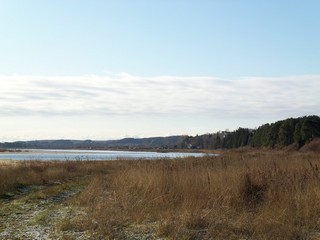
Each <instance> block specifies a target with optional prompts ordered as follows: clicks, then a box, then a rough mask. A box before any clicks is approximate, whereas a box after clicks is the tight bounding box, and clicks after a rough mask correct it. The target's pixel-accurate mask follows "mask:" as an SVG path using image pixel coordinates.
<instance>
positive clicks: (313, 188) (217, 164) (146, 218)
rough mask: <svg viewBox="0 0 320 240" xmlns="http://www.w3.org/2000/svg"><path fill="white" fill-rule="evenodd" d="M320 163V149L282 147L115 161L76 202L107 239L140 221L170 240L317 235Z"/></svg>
mask: <svg viewBox="0 0 320 240" xmlns="http://www.w3.org/2000/svg"><path fill="white" fill-rule="evenodd" d="M319 162H320V158H319V154H314V153H299V152H295V153H288V152H280V151H260V152H258V151H230V152H224V153H223V154H221V155H220V156H219V157H204V158H202V159H197V158H187V159H176V160H169V159H164V160H157V161H146V160H141V161H117V162H114V163H113V164H114V169H113V171H112V172H111V173H110V174H109V175H97V176H96V177H95V178H94V179H93V180H92V181H91V183H90V184H89V185H88V187H87V188H86V189H85V191H84V192H83V193H82V194H81V195H80V196H79V198H78V201H79V202H80V204H82V205H83V206H86V207H87V210H88V214H89V216H90V219H95V221H94V224H93V225H92V230H93V231H95V232H100V233H101V234H103V235H105V236H109V238H110V239H126V234H127V233H126V232H127V229H130V228H131V229H132V228H133V229H134V228H136V229H138V228H140V227H141V226H150V227H151V228H152V231H153V232H154V233H155V234H156V235H157V236H160V237H168V238H169V239H313V238H314V239H316V238H315V237H316V236H319V235H320V204H319V203H320V172H319V166H318V165H319Z"/></svg>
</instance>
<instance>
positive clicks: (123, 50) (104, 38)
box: [0, 0, 320, 141]
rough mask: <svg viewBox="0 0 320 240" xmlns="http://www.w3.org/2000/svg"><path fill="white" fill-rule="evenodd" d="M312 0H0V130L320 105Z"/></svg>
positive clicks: (132, 129)
mask: <svg viewBox="0 0 320 240" xmlns="http://www.w3.org/2000/svg"><path fill="white" fill-rule="evenodd" d="M319 11H320V2H319V1H311V0H309V1H308V0H307V1H297V0H290V1H289V0H283V1H275V0H270V1H256V0H255V1H253V0H252V1H249V0H243V1H240V0H239V1H236V0H233V1H232V0H224V1H222V0H221V1H214V0H211V1H204V0H199V1H194V0H188V1H187V0H185V1H181V0H171V1H169V0H162V1H155V0H148V1H147V0H145V1H141V0H140V1H139V0H130V1H129V0H118V1H95V0H92V1H82V0H68V1H62V0H55V1H49V0H41V1H40V0H37V1H36V0H29V1H22V0H20V1H18V0H1V1H0V87H1V88H0V106H1V110H0V121H1V123H2V124H1V125H2V127H1V128H2V129H1V131H0V141H11V140H19V139H48V138H78V139H83V138H92V139H109V138H120V137H124V136H136V137H139V136H154V135H170V134H197V133H198V134H202V133H206V132H213V131H218V130H224V129H226V128H229V129H236V128H237V127H239V126H242V127H256V126H259V125H260V124H262V123H265V122H270V121H276V120H279V119H282V118H287V117H297V116H302V115H308V114H316V115H319V110H318V109H319V107H318V106H319V104H320V102H319V100H318V92H319V90H320V85H319V83H320V73H319V71H320V66H319V65H320V64H319V63H320V47H319V42H320V28H319V26H320V17H319Z"/></svg>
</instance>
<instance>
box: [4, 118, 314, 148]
mask: <svg viewBox="0 0 320 240" xmlns="http://www.w3.org/2000/svg"><path fill="white" fill-rule="evenodd" d="M317 138H320V117H319V116H315V115H313V116H305V117H300V118H288V119H285V120H280V121H277V122H275V123H266V124H263V125H261V126H260V127H258V128H257V129H248V128H238V129H237V130H235V131H219V132H216V133H211V134H204V135H197V136H169V137H151V138H124V139H120V140H107V141H92V140H38V141H18V142H5V143H0V148H22V149H23V148H24V149H26V148H29V149H32V148H34V149H117V150H119V149H124V150H137V149H226V148H239V147H246V146H250V147H256V148H260V147H269V148H285V147H288V146H291V148H294V149H299V148H302V147H303V146H305V145H306V146H305V147H304V148H302V149H318V145H319V144H320V141H319V140H317ZM292 146H293V147H292Z"/></svg>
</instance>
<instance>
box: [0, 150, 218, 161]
mask: <svg viewBox="0 0 320 240" xmlns="http://www.w3.org/2000/svg"><path fill="white" fill-rule="evenodd" d="M207 155H208V154H206V153H185V152H166V153H162V152H133V151H102V150H43V149H41V150H39V149H31V150H26V151H24V150H23V151H22V152H12V153H0V159H10V160H60V161H65V160H116V159H161V158H184V157H203V156H207ZM211 155H213V154H211Z"/></svg>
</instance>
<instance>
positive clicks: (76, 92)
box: [0, 73, 320, 118]
mask: <svg viewBox="0 0 320 240" xmlns="http://www.w3.org/2000/svg"><path fill="white" fill-rule="evenodd" d="M319 90H320V76H293V77H278V78H265V77H257V78H253V77H250V78H240V79H234V80H226V79H219V78H215V77H175V76H158V77H139V76H132V75H129V74H125V73H122V74H117V75H114V76H110V75H108V76H95V75H92V76H56V77H55V76H0V109H1V110H0V116H20V115H21V116H26V115H66V116H73V115H76V116H79V115H90V114H91V115H132V114H138V115H139V114H140V115H151V114H157V115H167V114H173V115H175V114H200V115H201V114H205V115H212V116H215V117H221V118H226V117H234V118H236V117H241V118H259V117H279V118H283V117H289V116H301V115H308V114H319V112H320V111H319V106H320V98H319Z"/></svg>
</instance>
